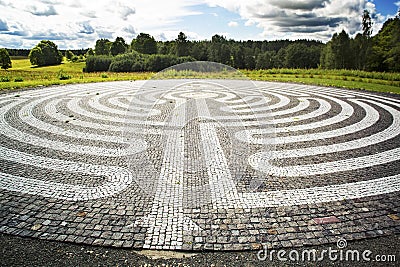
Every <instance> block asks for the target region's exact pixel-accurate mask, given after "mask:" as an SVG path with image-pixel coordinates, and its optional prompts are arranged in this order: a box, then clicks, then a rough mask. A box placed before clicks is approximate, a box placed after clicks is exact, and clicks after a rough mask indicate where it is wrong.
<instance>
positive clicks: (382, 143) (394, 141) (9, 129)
mask: <svg viewBox="0 0 400 267" xmlns="http://www.w3.org/2000/svg"><path fill="white" fill-rule="evenodd" d="M0 135H1V138H0V166H1V168H0V232H1V233H4V234H11V235H17V236H26V237H35V238H40V239H47V240H56V241H66V242H73V243H80V244H89V245H101V246H114V247H127V248H131V247H132V248H146V249H172V250H214V251H215V250H248V249H260V248H261V247H262V244H265V245H266V246H267V247H269V248H272V247H273V248H277V247H301V246H304V245H321V244H328V243H335V242H336V241H337V240H338V239H340V238H344V239H346V240H357V239H365V238H370V237H379V236H384V235H393V234H395V233H398V232H399V230H400V218H399V217H400V201H399V196H400V193H399V192H400V168H399V167H398V166H399V163H400V146H399V144H400V97H399V96H396V95H387V94H378V93H368V92H361V91H349V90H343V89H338V88H326V87H316V86H306V85H297V84H281V83H267V82H255V83H252V82H250V81H222V80H221V81H218V80H214V81H207V80H199V81H198V80H174V81H171V80H169V81H168V80H167V81H151V82H147V83H145V82H140V81H136V82H129V81H126V82H109V83H98V84H77V85H67V86H58V87H49V88H43V89H35V90H25V91H19V92H10V93H5V94H2V95H0Z"/></svg>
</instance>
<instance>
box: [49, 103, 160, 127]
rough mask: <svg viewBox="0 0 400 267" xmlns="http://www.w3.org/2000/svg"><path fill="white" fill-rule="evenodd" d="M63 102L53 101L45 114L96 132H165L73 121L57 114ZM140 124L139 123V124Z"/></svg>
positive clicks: (59, 113)
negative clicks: (59, 104) (58, 107)
mask: <svg viewBox="0 0 400 267" xmlns="http://www.w3.org/2000/svg"><path fill="white" fill-rule="evenodd" d="M61 101H62V100H61V99H53V100H51V101H50V102H49V103H48V104H47V105H46V106H45V109H44V112H45V113H46V115H48V116H49V117H50V118H53V119H55V120H58V121H66V120H70V122H69V124H72V125H74V126H78V127H83V128H91V129H95V130H107V131H112V132H117V133H119V132H121V131H129V132H132V133H144V134H161V133H162V132H163V131H162V129H161V130H160V129H141V128H140V125H139V126H138V127H134V126H130V125H121V126H119V125H112V124H106V123H104V124H103V123H95V122H91V121H82V120H71V118H70V117H68V116H66V115H64V114H62V113H61V112H57V108H56V106H57V105H58V103H60V102H61ZM138 124H139V123H138ZM141 124H142V125H144V124H145V122H143V123H141ZM163 124H164V122H159V123H158V124H156V122H154V123H153V125H163Z"/></svg>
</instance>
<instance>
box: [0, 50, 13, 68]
mask: <svg viewBox="0 0 400 267" xmlns="http://www.w3.org/2000/svg"><path fill="white" fill-rule="evenodd" d="M0 67H1V68H2V69H5V70H7V69H9V68H11V67H12V63H11V59H10V55H9V54H8V51H7V49H5V48H1V49H0Z"/></svg>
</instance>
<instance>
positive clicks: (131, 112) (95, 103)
mask: <svg viewBox="0 0 400 267" xmlns="http://www.w3.org/2000/svg"><path fill="white" fill-rule="evenodd" d="M112 94H113V93H108V94H106V96H109V95H112ZM103 97H104V94H103V95H96V96H94V97H92V98H90V99H88V101H87V104H88V105H89V106H90V107H92V108H93V109H95V110H98V111H104V112H107V113H110V114H117V115H122V116H126V117H148V116H157V115H160V114H161V111H160V110H158V109H148V108H144V107H141V108H139V107H135V106H129V107H128V109H125V110H120V109H115V108H110V107H108V106H105V105H103V104H102V103H100V101H99V100H100V98H103ZM135 111H140V112H135Z"/></svg>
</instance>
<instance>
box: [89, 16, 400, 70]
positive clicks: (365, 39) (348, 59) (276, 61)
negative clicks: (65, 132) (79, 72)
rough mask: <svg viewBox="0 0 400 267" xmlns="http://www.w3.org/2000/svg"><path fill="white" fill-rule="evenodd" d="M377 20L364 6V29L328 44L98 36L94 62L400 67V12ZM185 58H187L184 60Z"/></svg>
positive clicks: (133, 66)
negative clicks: (377, 27) (375, 30)
mask: <svg viewBox="0 0 400 267" xmlns="http://www.w3.org/2000/svg"><path fill="white" fill-rule="evenodd" d="M372 25H373V22H372V19H371V16H370V14H369V12H368V11H367V10H364V12H363V14H362V16H361V28H362V32H361V33H358V34H357V35H356V36H355V37H354V38H350V36H349V34H348V33H347V32H346V31H344V30H343V31H341V32H340V33H335V34H334V35H333V36H332V38H331V40H330V41H329V42H328V43H326V44H323V43H322V42H320V41H314V40H296V41H289V40H278V41H252V40H248V41H235V40H232V39H229V40H228V39H226V37H224V36H222V35H218V34H216V35H214V36H213V37H212V38H211V40H205V41H190V40H188V38H187V36H186V35H185V34H184V33H183V32H181V33H179V35H178V36H177V38H176V39H175V40H173V41H165V42H161V41H156V40H155V39H154V37H153V36H151V35H149V34H146V33H140V34H139V35H138V36H137V37H136V38H134V39H133V40H132V41H131V43H130V44H127V43H126V42H125V40H124V39H123V38H121V37H118V38H116V40H115V41H113V42H112V41H110V40H108V39H99V40H97V41H96V45H95V48H94V51H93V54H94V55H96V56H95V57H94V58H93V59H91V60H90V62H92V61H96V57H97V56H99V55H102V57H101V60H104V56H109V57H110V58H109V59H108V60H109V61H110V64H109V68H110V70H113V71H129V70H130V71H137V70H153V71H158V70H159V69H162V67H165V66H168V65H173V64H172V63H176V62H179V61H190V60H200V61H213V62H218V63H222V64H226V65H229V66H231V67H233V68H237V69H250V70H252V69H269V68H306V69H309V68H318V67H319V68H324V69H356V70H367V71H400V11H399V14H398V15H397V16H396V17H395V18H390V19H388V20H387V21H386V22H385V23H384V24H383V26H382V28H381V30H380V31H379V32H378V33H377V34H376V35H375V36H373V37H372ZM121 54H122V55H125V56H121ZM182 57H185V59H182V60H178V59H179V58H182ZM114 58H115V59H114ZM99 59H100V57H99ZM169 61H171V63H168V62H169ZM146 62H150V63H146ZM161 62H163V64H161ZM113 63H114V64H113ZM89 71H91V69H89ZM93 71H96V69H93Z"/></svg>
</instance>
